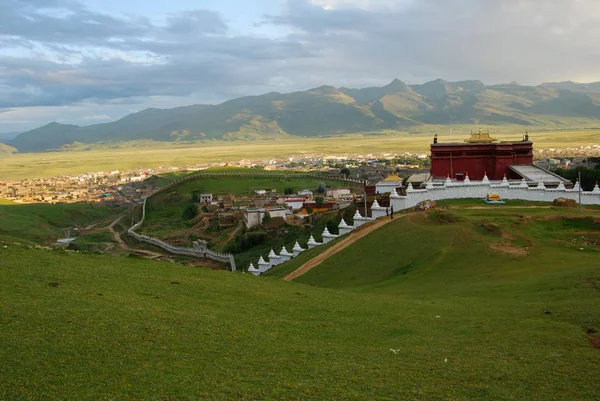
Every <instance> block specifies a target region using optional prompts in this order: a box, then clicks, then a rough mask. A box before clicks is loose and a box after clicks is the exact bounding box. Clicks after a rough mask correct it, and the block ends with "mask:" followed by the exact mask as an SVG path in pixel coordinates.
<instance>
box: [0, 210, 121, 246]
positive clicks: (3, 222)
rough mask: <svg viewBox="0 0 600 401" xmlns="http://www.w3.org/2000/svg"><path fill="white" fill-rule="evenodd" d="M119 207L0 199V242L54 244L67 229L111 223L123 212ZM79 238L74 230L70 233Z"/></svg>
mask: <svg viewBox="0 0 600 401" xmlns="http://www.w3.org/2000/svg"><path fill="white" fill-rule="evenodd" d="M122 210H123V209H121V208H119V207H109V206H104V205H93V204H88V203H69V204H56V205H53V204H45V203H31V204H19V203H14V202H9V201H5V200H0V239H4V240H7V239H14V240H18V241H28V242H33V243H45V242H55V241H56V239H57V238H63V237H64V233H63V231H64V230H67V229H69V228H73V227H86V226H88V225H90V224H92V223H99V222H105V223H106V225H108V221H109V220H110V219H111V217H112V216H114V215H115V214H117V213H119V212H121V211H122ZM71 235H72V236H76V235H77V233H76V232H75V231H72V232H71Z"/></svg>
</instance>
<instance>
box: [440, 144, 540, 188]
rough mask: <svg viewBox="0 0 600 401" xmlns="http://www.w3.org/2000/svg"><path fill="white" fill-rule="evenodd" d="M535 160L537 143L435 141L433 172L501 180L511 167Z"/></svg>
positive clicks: (461, 176)
mask: <svg viewBox="0 0 600 401" xmlns="http://www.w3.org/2000/svg"><path fill="white" fill-rule="evenodd" d="M518 164H533V143H531V142H529V141H522V142H497V143H433V144H431V175H432V176H433V177H447V176H448V175H449V176H450V177H452V178H457V179H459V180H460V179H463V178H464V177H465V175H466V174H467V173H468V174H469V178H470V179H472V180H481V179H483V176H484V174H486V173H487V176H488V178H489V179H490V180H501V179H502V178H503V177H504V175H505V174H508V167H509V166H512V165H518Z"/></svg>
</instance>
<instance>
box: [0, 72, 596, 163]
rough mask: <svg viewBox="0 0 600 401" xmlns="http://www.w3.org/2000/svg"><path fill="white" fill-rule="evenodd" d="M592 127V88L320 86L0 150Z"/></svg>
mask: <svg viewBox="0 0 600 401" xmlns="http://www.w3.org/2000/svg"><path fill="white" fill-rule="evenodd" d="M598 120H600V83H592V84H576V83H572V82H570V83H569V82H567V83H564V82H563V83H545V84H542V85H539V86H535V87H532V86H521V85H518V84H508V85H491V86H488V85H485V84H484V83H482V82H480V81H460V82H447V81H444V80H441V79H438V80H435V81H432V82H428V83H425V84H422V85H407V84H405V83H404V82H402V81H400V80H397V79H396V80H394V81H392V82H391V83H390V84H388V85H386V86H384V87H381V88H378V87H374V88H364V89H349V88H340V89H337V88H334V87H332V86H322V87H319V88H314V89H310V90H308V91H303V92H294V93H288V94H280V93H275V92H273V93H267V94H264V95H261V96H249V97H242V98H239V99H234V100H230V101H227V102H225V103H222V104H219V105H194V106H185V107H178V108H175V109H169V110H160V109H148V110H144V111H141V112H138V113H133V114H130V115H128V116H126V117H124V118H122V119H120V120H118V121H115V122H111V123H105V124H97V125H92V126H87V127H77V126H73V125H63V124H57V123H51V124H48V125H46V126H44V127H41V128H38V129H35V130H32V131H29V132H25V133H22V134H21V135H19V136H17V137H16V138H13V139H11V140H8V141H6V143H7V144H9V145H11V146H13V147H16V148H17V149H18V150H19V151H20V152H37V151H43V150H50V149H58V148H60V147H62V146H64V145H69V144H71V143H73V142H79V143H95V142H117V141H127V140H136V139H153V140H158V141H174V142H182V141H183V142H186V141H198V140H210V139H222V140H249V139H250V140H251V139H259V138H263V139H266V138H284V137H287V136H289V135H293V136H301V137H316V136H329V135H338V134H342V133H355V132H371V131H378V130H401V129H407V128H410V127H414V126H419V125H422V124H473V123H476V124H518V125H524V126H530V125H551V126H556V125H559V126H560V125H563V124H573V123H576V124H577V123H579V124H586V123H589V122H591V121H598Z"/></svg>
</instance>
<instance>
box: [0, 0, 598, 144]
mask: <svg viewBox="0 0 600 401" xmlns="http://www.w3.org/2000/svg"><path fill="white" fill-rule="evenodd" d="M599 42H600V1H598V0H485V1H483V0H218V1H216V0H210V1H209V0H168V1H165V0H143V1H142V0H0V132H10V131H26V130H29V129H33V128H36V127H39V126H42V125H44V124H47V123H49V122H52V121H57V122H61V123H69V124H78V125H89V124H96V123H102V122H109V121H113V120H115V119H118V118H121V117H123V116H125V115H127V114H129V113H132V112H136V111H140V110H143V109H146V108H149V107H160V108H170V107H177V106H182V105H189V104H198V103H209V104H216V103H220V102H223V101H226V100H228V99H232V98H236V97H240V96H247V95H259V94H263V93H267V92H271V91H276V92H284V93H285V92H293V91H297V90H306V89H310V88H313V87H317V86H321V85H325V84H326V85H333V86H336V87H340V86H345V87H354V88H360V87H367V86H382V85H385V84H387V83H389V82H390V81H392V80H393V79H394V78H398V79H400V80H403V81H405V82H407V83H409V84H410V83H423V82H426V81H430V80H433V79H437V78H443V79H446V80H449V81H456V80H465V79H479V80H481V81H483V82H485V83H488V84H495V83H506V82H511V81H516V82H519V83H521V84H527V85H538V84H540V83H542V82H555V81H567V80H572V81H577V82H592V81H600V68H599V67H598V66H599V65H600V46H598V45H597V43H599Z"/></svg>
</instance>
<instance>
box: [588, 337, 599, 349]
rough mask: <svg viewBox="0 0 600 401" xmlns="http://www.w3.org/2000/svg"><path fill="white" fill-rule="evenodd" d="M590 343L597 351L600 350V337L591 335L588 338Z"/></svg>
mask: <svg viewBox="0 0 600 401" xmlns="http://www.w3.org/2000/svg"><path fill="white" fill-rule="evenodd" d="M588 341H589V342H590V345H591V346H592V347H594V348H596V349H600V335H597V334H595V335H589V336H588Z"/></svg>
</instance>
